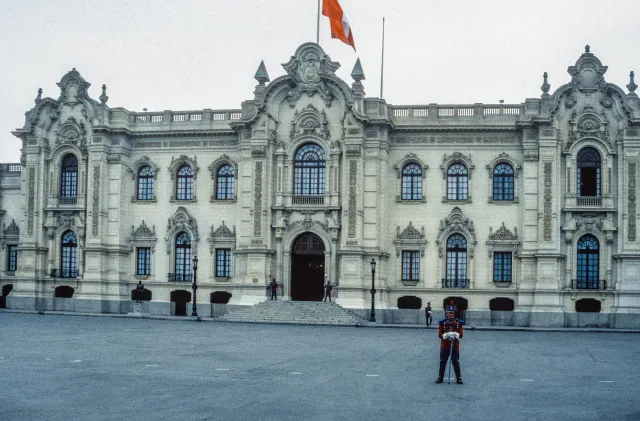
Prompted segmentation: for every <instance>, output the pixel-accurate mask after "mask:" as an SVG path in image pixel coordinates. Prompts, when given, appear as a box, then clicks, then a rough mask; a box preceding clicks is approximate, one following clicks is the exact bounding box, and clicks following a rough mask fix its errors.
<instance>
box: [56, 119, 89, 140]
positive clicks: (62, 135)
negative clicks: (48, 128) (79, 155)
mask: <svg viewBox="0 0 640 421" xmlns="http://www.w3.org/2000/svg"><path fill="white" fill-rule="evenodd" d="M86 134H87V131H86V130H85V127H84V123H83V122H82V121H80V122H77V121H76V119H75V118H73V117H69V118H68V119H67V121H66V122H64V123H63V124H61V125H60V127H59V128H58V130H56V146H57V145H65V144H72V145H77V146H79V147H81V148H84V147H85V146H86V144H87V138H86Z"/></svg>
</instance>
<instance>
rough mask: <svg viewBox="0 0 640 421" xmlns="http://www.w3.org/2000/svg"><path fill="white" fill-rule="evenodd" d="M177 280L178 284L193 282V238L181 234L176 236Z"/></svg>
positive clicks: (175, 263) (175, 264)
mask: <svg viewBox="0 0 640 421" xmlns="http://www.w3.org/2000/svg"><path fill="white" fill-rule="evenodd" d="M175 247H176V255H175V262H174V266H175V270H176V271H175V274H174V275H175V278H174V279H173V280H174V281H178V282H191V236H190V235H189V234H188V233H186V232H184V231H183V232H181V233H180V234H178V235H177V236H176V243H175Z"/></svg>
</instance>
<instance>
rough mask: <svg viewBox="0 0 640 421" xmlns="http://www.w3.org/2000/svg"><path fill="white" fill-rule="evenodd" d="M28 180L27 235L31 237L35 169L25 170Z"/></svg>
mask: <svg viewBox="0 0 640 421" xmlns="http://www.w3.org/2000/svg"><path fill="white" fill-rule="evenodd" d="M27 180H28V199H27V235H29V237H31V236H32V235H33V222H34V217H35V215H34V212H35V200H36V169H35V167H29V168H28V170H27Z"/></svg>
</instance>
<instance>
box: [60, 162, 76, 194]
mask: <svg viewBox="0 0 640 421" xmlns="http://www.w3.org/2000/svg"><path fill="white" fill-rule="evenodd" d="M77 196H78V158H76V156H75V155H73V154H67V155H65V157H64V158H63V159H62V168H61V172H60V197H77Z"/></svg>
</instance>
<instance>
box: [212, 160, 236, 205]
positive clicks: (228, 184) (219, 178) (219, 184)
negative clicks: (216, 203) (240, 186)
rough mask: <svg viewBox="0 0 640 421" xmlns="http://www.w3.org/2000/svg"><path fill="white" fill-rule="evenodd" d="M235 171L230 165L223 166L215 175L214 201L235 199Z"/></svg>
mask: <svg viewBox="0 0 640 421" xmlns="http://www.w3.org/2000/svg"><path fill="white" fill-rule="evenodd" d="M235 179H236V177H235V171H234V170H233V167H232V166H231V165H228V164H227V165H223V166H221V167H220V168H219V169H218V172H217V174H216V199H217V200H233V199H235Z"/></svg>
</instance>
